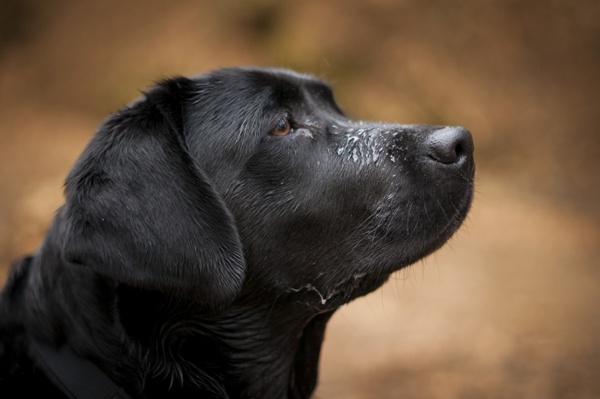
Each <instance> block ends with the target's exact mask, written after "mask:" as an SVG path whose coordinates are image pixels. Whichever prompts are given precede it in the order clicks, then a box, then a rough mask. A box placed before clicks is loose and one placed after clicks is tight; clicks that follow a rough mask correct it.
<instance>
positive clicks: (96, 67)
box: [0, 0, 600, 399]
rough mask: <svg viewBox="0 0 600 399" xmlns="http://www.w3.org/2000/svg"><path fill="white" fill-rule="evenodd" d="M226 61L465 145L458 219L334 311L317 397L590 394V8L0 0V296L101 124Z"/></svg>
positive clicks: (599, 306) (598, 292)
mask: <svg viewBox="0 0 600 399" xmlns="http://www.w3.org/2000/svg"><path fill="white" fill-rule="evenodd" d="M232 65H261V66H267V65H269V66H279V67H288V68H294V69H297V70H299V71H302V72H307V73H312V74H316V75H318V76H320V77H322V78H324V79H327V80H329V81H330V82H331V83H332V84H333V86H334V88H335V91H336V94H337V99H338V101H339V102H340V103H341V104H342V106H343V108H344V109H345V110H346V112H347V113H348V114H349V115H351V116H353V117H355V118H360V119H369V120H385V121H392V122H401V123H435V124H448V125H464V126H467V127H468V128H469V129H470V130H471V131H472V132H473V135H474V137H475V142H476V159H477V164H478V174H477V195H476V199H475V203H474V207H473V210H472V212H471V214H470V218H469V220H468V221H467V222H466V224H465V226H464V228H462V230H461V231H460V232H459V233H458V234H457V236H456V237H455V238H453V239H452V241H451V242H450V243H449V245H447V246H446V247H445V248H444V249H442V250H441V251H439V252H437V253H436V254H435V255H433V256H431V257H429V258H428V259H426V260H424V261H423V262H420V263H418V264H416V265H414V266H412V267H411V268H409V269H406V270H405V271H401V272H399V273H397V274H395V275H394V276H392V278H391V279H390V282H389V283H388V284H387V285H386V286H385V287H384V288H383V289H381V290H378V291H376V292H375V293H373V294H371V295H369V296H368V297H366V298H362V299H359V300H356V301H355V302H353V303H351V304H350V305H348V306H346V307H344V308H343V309H341V310H340V311H339V312H338V313H337V314H336V316H335V317H334V319H333V320H332V322H331V324H330V327H329V329H328V332H327V336H326V342H325V346H324V351H323V360H322V364H321V378H320V380H321V382H320V385H319V388H318V392H317V397H318V398H325V399H326V398H334V399H359V398H360V399H364V398H384V399H385V398H415V399H421V398H422V399H429V398H432V399H433V398H436V399H437V398H439V399H445V398H464V399H470V398H511V399H512V398H544V399H550V398H577V399H580V398H600V261H599V259H600V249H599V248H600V233H599V228H598V227H599V222H600V182H599V180H600V179H599V177H598V175H599V174H600V77H599V75H600V2H599V1H597V0H577V1H571V0H539V1H538V0H529V1H516V0H496V1H494V0H490V1H481V0H456V1H442V0H439V1H437V0H423V1H417V0H397V1H394V0H373V1H366V0H365V1H360V0H333V1H322V0H308V1H303V0H295V1H274V0H262V1H243V0H220V1H208V0H203V1H192V0H178V1H157V0H139V1H129V0H102V1H81V0H79V1H76V0H53V1H42V0H0V280H3V279H4V278H5V275H6V270H7V267H8V265H9V263H10V260H11V259H14V258H15V257H17V256H18V255H19V254H22V253H24V252H30V251H34V250H35V249H36V248H37V246H38V245H39V244H40V242H41V240H42V238H43V236H44V234H45V231H46V229H47V227H48V224H49V222H50V220H51V218H52V215H53V212H54V210H55V209H56V208H57V207H58V206H59V205H60V204H61V203H62V183H63V180H64V178H65V176H66V174H67V172H68V170H69V169H70V167H71V166H72V165H73V163H74V161H75V159H76V157H77V156H78V154H79V153H80V152H81V150H82V149H83V147H84V146H85V144H86V142H87V141H88V140H89V139H90V137H91V136H92V134H93V133H94V132H95V130H96V128H97V127H98V125H99V124H100V123H101V121H102V120H103V119H104V118H105V117H106V116H108V115H109V114H110V113H111V112H113V111H115V110H117V109H118V108H120V107H122V106H124V105H125V104H127V103H129V102H130V101H132V100H134V99H135V98H136V97H138V95H139V93H140V91H141V90H143V89H145V88H147V87H148V86H149V85H151V84H152V82H154V81H156V80H158V79H160V78H163V77H167V76H171V75H196V74H200V73H203V72H206V71H209V70H212V69H215V68H218V67H222V66H232Z"/></svg>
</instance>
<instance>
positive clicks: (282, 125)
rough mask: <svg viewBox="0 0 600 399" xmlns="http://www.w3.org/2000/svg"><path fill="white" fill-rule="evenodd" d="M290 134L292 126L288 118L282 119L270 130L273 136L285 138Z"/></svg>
mask: <svg viewBox="0 0 600 399" xmlns="http://www.w3.org/2000/svg"><path fill="white" fill-rule="evenodd" d="M291 132H292V125H291V124H290V121H289V119H288V118H284V119H282V120H280V121H279V122H278V123H277V126H275V128H274V129H273V130H271V134H272V135H273V136H287V135H288V134H290V133H291Z"/></svg>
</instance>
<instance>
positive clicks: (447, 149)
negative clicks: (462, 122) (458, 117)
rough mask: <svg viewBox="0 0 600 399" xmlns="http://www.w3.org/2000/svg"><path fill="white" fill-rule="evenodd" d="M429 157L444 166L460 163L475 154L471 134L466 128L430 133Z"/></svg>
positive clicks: (446, 128) (453, 128)
mask: <svg viewBox="0 0 600 399" xmlns="http://www.w3.org/2000/svg"><path fill="white" fill-rule="evenodd" d="M426 144H427V151H428V153H427V155H429V156H430V157H431V158H433V159H434V160H436V161H438V162H440V163H443V164H454V163H458V162H459V161H460V160H461V159H464V158H465V157H470V156H471V155H472V154H473V138H472V137H471V132H469V131H468V130H467V129H465V128H464V127H459V126H456V127H455V126H452V127H444V128H441V129H439V130H436V131H434V132H432V133H430V135H429V137H428V138H427V143H426Z"/></svg>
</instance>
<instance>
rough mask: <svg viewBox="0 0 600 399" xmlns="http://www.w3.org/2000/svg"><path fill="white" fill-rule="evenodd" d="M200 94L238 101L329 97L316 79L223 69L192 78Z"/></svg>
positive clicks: (263, 70)
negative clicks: (235, 98)
mask: <svg viewBox="0 0 600 399" xmlns="http://www.w3.org/2000/svg"><path fill="white" fill-rule="evenodd" d="M194 80H195V81H196V82H197V84H198V85H199V86H198V88H199V89H200V90H201V91H202V94H204V95H206V94H210V95H211V96H226V97H230V96H236V97H237V98H238V99H240V100H249V99H255V100H259V99H260V98H264V99H267V98H270V99H274V100H279V101H301V100H302V99H304V98H305V96H306V95H309V96H318V97H321V96H323V95H331V92H332V90H331V87H330V86H329V85H328V84H327V83H326V82H324V81H323V80H321V79H318V78H316V77H315V76H312V75H308V74H302V73H298V72H295V71H291V70H287V69H282V68H256V67H247V68H225V69H220V70H217V71H214V72H211V73H207V74H204V75H200V76H197V77H195V78H194Z"/></svg>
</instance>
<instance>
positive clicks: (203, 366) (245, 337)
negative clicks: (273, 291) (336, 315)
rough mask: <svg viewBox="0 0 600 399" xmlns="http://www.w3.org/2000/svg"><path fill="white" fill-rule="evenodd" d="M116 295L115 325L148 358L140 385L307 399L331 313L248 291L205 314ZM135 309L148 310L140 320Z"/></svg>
mask: <svg viewBox="0 0 600 399" xmlns="http://www.w3.org/2000/svg"><path fill="white" fill-rule="evenodd" d="M118 291H119V292H118V295H119V304H120V305H119V313H120V319H121V322H122V323H123V327H124V329H125V330H126V332H127V335H128V336H130V337H133V339H134V340H135V342H137V343H138V345H140V347H139V351H142V352H144V351H145V352H146V353H149V355H147V356H145V358H144V362H145V364H144V367H143V368H144V369H146V370H153V373H152V375H151V376H150V375H149V377H150V378H149V379H148V380H147V381H146V385H147V386H154V385H163V387H164V383H165V382H166V383H168V385H170V386H172V388H171V390H172V389H179V387H181V389H182V390H183V392H186V393H187V392H191V391H192V390H193V389H194V388H193V387H199V386H201V387H205V388H203V389H205V392H206V394H207V396H208V394H210V395H213V396H214V397H224V398H225V397H227V398H229V397H231V398H258V397H260V398H308V397H310V395H311V394H312V392H313V390H314V388H315V386H316V382H317V374H318V362H319V354H320V351H321V343H322V341H323V335H324V332H325V326H326V323H327V321H328V320H329V318H330V317H331V315H332V314H333V312H334V311H333V310H330V311H327V312H322V313H317V314H315V313H316V312H315V310H314V309H312V310H309V309H308V308H307V307H305V306H303V305H302V306H300V305H297V304H293V303H289V302H287V301H285V300H283V299H281V298H279V299H277V300H275V299H273V301H271V302H268V301H265V300H264V298H265V297H267V298H268V296H265V295H264V294H261V295H256V293H254V294H253V295H244V294H242V296H241V297H239V298H238V299H237V300H236V301H234V302H233V303H232V304H230V305H228V306H225V307H222V308H219V309H205V308H202V306H197V305H193V304H191V303H190V302H189V301H184V300H182V299H173V298H165V297H164V296H163V295H161V294H156V293H148V292H140V291H139V290H135V289H131V288H128V287H121V288H120V289H119V290H118ZM140 309H149V312H148V314H147V315H144V314H143V311H142V312H140ZM149 332H150V333H149ZM165 355H166V356H165ZM225 387H227V388H225ZM157 388H158V387H157ZM157 388H153V390H154V391H156V389H157ZM213 396H211V397H213Z"/></svg>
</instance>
